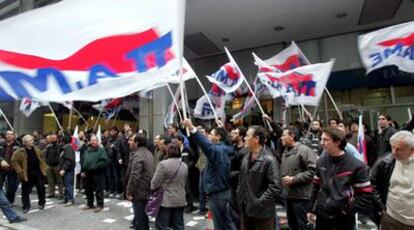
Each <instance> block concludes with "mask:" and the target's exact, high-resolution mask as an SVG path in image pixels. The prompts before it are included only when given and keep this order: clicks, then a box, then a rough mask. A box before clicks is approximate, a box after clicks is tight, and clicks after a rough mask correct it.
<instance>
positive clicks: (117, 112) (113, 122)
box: [112, 110, 119, 127]
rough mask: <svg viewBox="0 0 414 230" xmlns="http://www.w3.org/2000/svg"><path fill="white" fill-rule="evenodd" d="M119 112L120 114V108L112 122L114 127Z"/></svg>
mask: <svg viewBox="0 0 414 230" xmlns="http://www.w3.org/2000/svg"><path fill="white" fill-rule="evenodd" d="M118 114H119V110H117V111H116V114H115V118H114V121H113V122H112V127H113V126H114V125H115V123H116V119H118Z"/></svg>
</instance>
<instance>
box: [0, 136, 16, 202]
mask: <svg viewBox="0 0 414 230" xmlns="http://www.w3.org/2000/svg"><path fill="white" fill-rule="evenodd" d="M19 147H20V144H19V143H17V141H16V135H15V133H14V131H12V130H7V132H6V141H5V142H4V143H3V144H1V145H0V157H2V158H3V159H4V160H5V161H6V162H7V164H9V165H10V164H11V159H12V156H13V153H14V152H15V151H16V150H17V149H18V148H19ZM0 179H1V181H0V187H2V188H3V184H4V183H5V190H6V197H7V200H9V202H10V203H11V204H13V203H14V198H15V195H16V191H17V189H18V187H19V183H20V182H19V178H18V177H17V174H16V172H15V171H14V170H13V168H11V167H6V168H4V169H3V172H2V173H1V177H0Z"/></svg>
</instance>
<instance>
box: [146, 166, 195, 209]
mask: <svg viewBox="0 0 414 230" xmlns="http://www.w3.org/2000/svg"><path fill="white" fill-rule="evenodd" d="M180 162H181V160H180V158H169V159H167V160H163V161H160V162H159V163H158V166H157V169H156V170H155V174H154V177H153V178H152V181H151V190H156V189H159V188H160V187H162V188H163V189H165V191H164V196H163V200H162V203H161V207H166V208H174V207H184V206H186V204H187V203H186V200H185V183H186V181H187V175H188V168H187V165H186V164H184V163H182V164H181V166H180ZM179 166H180V168H179V170H178V173H177V175H176V176H175V178H174V179H173V180H172V181H171V183H170V184H168V183H169V182H170V180H171V178H172V177H173V176H174V174H175V172H176V171H177V169H178V167H179ZM167 184H168V185H167Z"/></svg>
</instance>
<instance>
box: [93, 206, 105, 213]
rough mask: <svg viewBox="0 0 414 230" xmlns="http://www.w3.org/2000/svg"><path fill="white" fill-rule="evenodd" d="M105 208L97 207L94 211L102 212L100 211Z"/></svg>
mask: <svg viewBox="0 0 414 230" xmlns="http://www.w3.org/2000/svg"><path fill="white" fill-rule="evenodd" d="M102 210H103V208H102V207H96V208H95V209H94V210H93V211H94V212H100V211H102Z"/></svg>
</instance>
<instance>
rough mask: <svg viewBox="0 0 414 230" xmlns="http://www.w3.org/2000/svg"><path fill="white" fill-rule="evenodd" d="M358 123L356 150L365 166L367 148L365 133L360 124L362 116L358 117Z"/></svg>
mask: <svg viewBox="0 0 414 230" xmlns="http://www.w3.org/2000/svg"><path fill="white" fill-rule="evenodd" d="M358 119H359V121H358V138H357V149H358V152H359V153H360V154H361V155H362V157H361V158H362V159H363V160H364V162H365V163H366V164H367V163H368V155H367V146H366V142H365V132H364V124H363V123H362V115H359V118H358Z"/></svg>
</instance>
